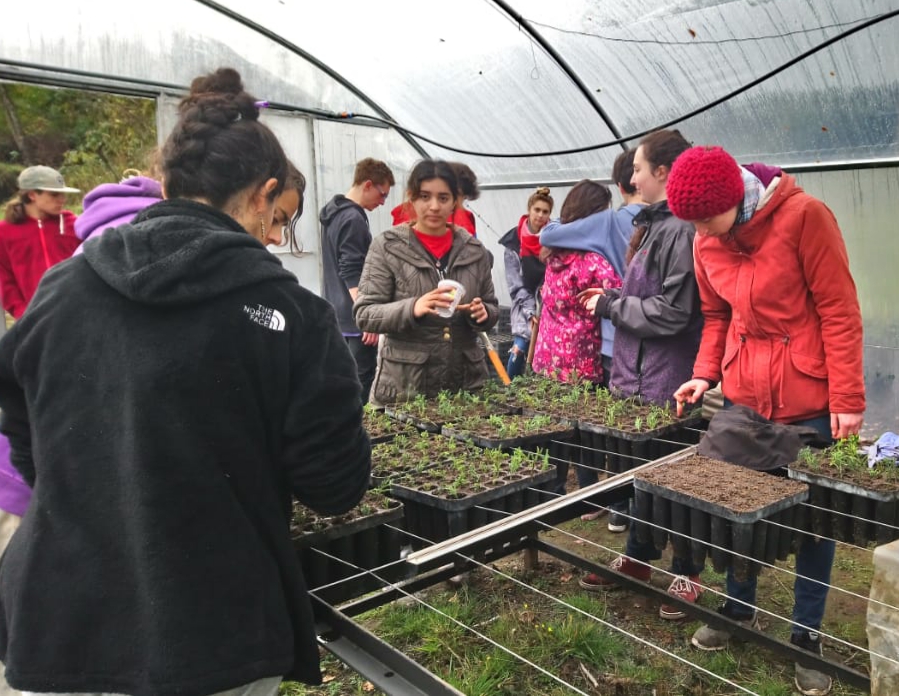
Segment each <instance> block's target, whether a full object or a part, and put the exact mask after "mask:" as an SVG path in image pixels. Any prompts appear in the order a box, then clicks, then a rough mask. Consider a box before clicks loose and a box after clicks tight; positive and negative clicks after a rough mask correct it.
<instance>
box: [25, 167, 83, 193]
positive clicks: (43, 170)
mask: <svg viewBox="0 0 899 696" xmlns="http://www.w3.org/2000/svg"><path fill="white" fill-rule="evenodd" d="M18 184H19V190H20V191H38V190H39V191H50V192H51V193H80V191H81V190H80V189H76V188H71V187H70V186H66V182H65V180H64V179H63V178H62V174H60V173H59V172H58V171H56V170H55V169H53V168H51V167H45V166H43V165H38V166H36V167H28V169H23V170H22V172H21V174H19V179H18Z"/></svg>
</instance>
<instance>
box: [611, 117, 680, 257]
mask: <svg viewBox="0 0 899 696" xmlns="http://www.w3.org/2000/svg"><path fill="white" fill-rule="evenodd" d="M637 147H638V148H639V147H642V148H643V159H645V160H646V161H647V162H649V165H650V167H652V168H653V169H657V168H659V167H667V168H668V169H669V170H670V169H671V165H672V164H674V160H676V159H677V158H678V157H679V156H680V154H681V153H682V152H684V150H689V149H690V143H689V142H688V141H687V139H686V138H685V137H684V136H683V135H681V132H680V131H679V130H676V129H672V130H660V131H656V132H655V133H650V134H649V135H647V136H646V137H645V138H643V140H641V141H640V144H639V145H638V146H637ZM648 229H649V228H648V227H647V226H646V225H641V226H640V227H636V228H635V229H634V233H633V234H632V235H631V241H630V242H629V243H628V245H627V255H626V257H625V264H630V262H631V259H633V258H634V256H635V255H636V253H637V249H639V248H640V245H641V244H642V243H643V238H644V237H645V236H646V231H647V230H648Z"/></svg>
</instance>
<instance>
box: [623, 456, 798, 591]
mask: <svg viewBox="0 0 899 696" xmlns="http://www.w3.org/2000/svg"><path fill="white" fill-rule="evenodd" d="M694 454H695V452H694V451H693V450H691V451H689V452H686V453H684V454H683V455H681V456H679V457H676V458H675V459H672V460H670V461H669V462H666V463H665V464H664V465H662V466H660V467H656V468H655V469H652V470H650V471H648V472H645V476H647V477H648V478H649V480H647V478H643V476H644V474H643V473H641V475H640V477H635V478H634V505H635V511H636V517H637V518H638V519H639V520H641V521H642V522H638V525H637V530H636V532H637V538H638V540H640V541H642V542H649V541H652V543H653V544H654V545H655V546H656V548H658V549H663V548H664V547H665V546H666V545H667V543H668V541H669V540H670V541H671V544H672V547H673V549H674V553H675V555H677V556H680V557H683V558H687V557H692V559H693V561H694V563H697V564H703V563H705V559H706V556H707V555H708V556H711V559H712V564H713V566H714V567H715V570H716V571H718V572H723V571H724V570H725V569H726V568H727V567H732V568H733V571H734V575H735V577H736V578H737V580H739V581H745V580H746V579H747V578H749V577H751V576H754V575H756V574H758V571H759V569H760V564H759V563H758V561H762V562H765V563H773V562H774V560H775V559H785V558H786V557H787V555H789V553H790V552H791V551H792V550H793V549H794V548H795V543H796V541H795V539H794V536H795V535H794V534H793V533H792V532H791V530H790V529H789V528H790V527H792V525H793V521H794V516H795V511H796V509H797V506H798V505H799V504H800V503H801V502H803V501H805V500H806V499H807V498H808V495H809V490H808V487H807V486H804V485H796V482H791V481H789V480H787V479H784V478H781V477H777V476H773V475H770V474H765V473H762V472H758V471H753V470H751V469H746V468H744V467H740V466H735V465H733V464H726V463H724V462H716V461H714V460H709V459H705V458H701V465H702V472H703V478H702V481H697V480H692V481H691V480H689V478H687V477H689V475H690V472H691V469H690V467H691V463H692V462H698V461H700V460H697V459H694ZM666 474H667V476H666ZM666 479H667V481H666ZM701 485H707V486H708V488H706V489H704V488H702V487H700V486H701ZM728 487H730V488H731V490H732V491H733V492H734V493H735V494H737V495H739V493H740V492H741V491H742V492H744V493H745V491H749V490H753V491H759V490H772V494H771V495H770V496H769V500H768V501H767V502H765V503H762V504H759V505H742V506H739V505H733V506H731V507H728V506H727V505H726V504H725V503H724V502H723V501H722V498H721V495H720V494H721V493H722V491H723V490H726V489H727V488H728ZM704 493H707V494H708V495H705V496H704ZM706 498H709V499H706ZM735 507H739V508H740V509H734V508H735ZM766 520H770V521H772V522H777V523H779V524H780V525H784V527H786V528H784V527H780V526H778V525H777V524H768V522H767V521H766ZM646 522H651V523H652V525H649V524H646ZM669 530H670V531H669ZM731 552H733V553H731ZM750 559H754V560H750Z"/></svg>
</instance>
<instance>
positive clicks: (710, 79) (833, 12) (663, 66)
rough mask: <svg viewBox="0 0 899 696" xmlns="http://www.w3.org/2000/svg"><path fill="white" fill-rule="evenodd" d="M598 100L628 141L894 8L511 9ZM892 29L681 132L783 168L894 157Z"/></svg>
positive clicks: (872, 2)
mask: <svg viewBox="0 0 899 696" xmlns="http://www.w3.org/2000/svg"><path fill="white" fill-rule="evenodd" d="M515 6H516V9H518V10H519V11H520V12H521V14H522V15H523V16H524V17H526V18H527V19H528V20H529V21H532V22H533V23H534V25H535V26H536V27H537V29H538V30H539V31H540V32H541V33H543V35H544V36H545V37H546V38H547V39H548V40H549V41H550V42H551V43H552V44H553V45H554V46H555V47H556V48H557V50H558V51H559V52H560V53H561V54H563V55H564V56H565V57H566V59H567V60H568V62H569V63H570V64H571V65H572V67H573V68H574V70H575V71H576V72H577V73H578V74H579V75H580V76H581V77H582V79H583V80H584V81H585V82H586V83H587V84H588V85H589V86H590V87H591V88H592V89H596V90H598V91H599V90H601V91H599V98H600V101H601V102H602V104H603V107H604V108H605V110H606V111H607V112H608V113H609V115H610V117H611V118H612V120H613V121H614V122H615V124H616V125H617V126H618V127H619V129H620V130H621V131H622V133H623V134H625V135H627V134H631V133H635V132H638V131H642V130H646V129H649V128H652V127H654V126H656V125H657V124H659V123H663V122H665V121H668V120H669V119H673V118H677V117H678V116H680V115H682V114H685V113H687V112H689V111H692V110H694V109H697V108H699V107H702V106H703V105H705V104H707V103H709V102H711V101H713V100H714V99H717V98H718V97H721V96H724V95H726V94H728V93H729V92H731V91H733V90H735V89H737V88H739V87H741V86H742V85H744V84H746V83H748V82H750V81H752V80H754V79H756V78H758V77H760V76H762V75H763V74H765V73H767V72H769V71H770V70H772V69H774V68H776V67H778V66H780V65H782V64H785V63H787V62H788V61H790V60H791V59H792V58H794V57H796V56H798V55H799V54H801V53H803V52H805V51H807V50H809V49H811V48H812V47H814V46H816V45H818V44H820V43H821V42H823V41H824V40H826V39H828V38H830V37H833V36H836V35H837V34H839V33H840V32H842V31H845V30H847V29H850V28H851V27H852V26H854V25H856V24H858V23H860V22H861V21H863V20H867V19H870V18H872V17H875V16H877V15H880V14H883V13H886V12H889V11H892V10H896V9H897V8H899V2H897V1H896V0H840V1H839V2H819V1H818V0H777V1H776V2H774V1H773V0H755V1H749V0H725V1H716V0H674V1H672V0H667V1H666V0H662V1H660V0H633V1H631V2H627V3H623V2H619V1H618V0H571V1H568V2H564V3H545V2H542V0H516V2H515ZM897 32H899V18H892V19H887V20H885V21H883V22H881V23H879V24H876V25H874V26H872V27H869V28H866V29H864V30H862V31H860V32H859V33H856V34H853V35H852V36H849V37H847V38H845V39H843V40H841V41H839V42H837V43H835V44H833V45H832V46H830V47H828V48H825V49H823V50H822V51H820V52H818V53H816V54H814V55H813V56H811V57H809V58H807V59H805V60H803V61H802V62H800V63H798V64H796V65H794V66H792V67H790V68H788V69H787V70H785V71H784V72H782V73H780V74H779V75H777V76H776V77H774V78H772V79H770V80H768V81H766V82H764V83H762V84H761V85H758V86H756V87H753V88H752V89H751V90H750V91H748V92H746V93H744V94H742V95H740V96H738V97H737V98H735V99H733V100H731V101H729V102H726V103H724V104H722V105H720V106H717V107H715V108H713V109H712V110H710V111H708V112H706V113H704V114H702V115H700V116H698V117H695V118H692V119H690V120H688V121H686V122H684V123H682V124H680V125H679V126H678V128H680V129H681V130H682V132H683V133H684V134H685V135H686V136H687V138H688V139H690V140H692V141H694V142H697V143H719V144H722V145H724V146H725V147H727V148H728V149H729V150H730V151H731V152H733V153H734V154H735V155H737V156H738V157H739V158H740V159H743V160H746V161H749V160H761V161H769V162H776V163H778V164H796V163H809V162H832V161H842V160H849V161H852V160H858V159H869V158H885V157H895V156H897V155H899V136H897V125H899V111H897V104H899V47H897V42H896V40H895V37H896V35H897Z"/></svg>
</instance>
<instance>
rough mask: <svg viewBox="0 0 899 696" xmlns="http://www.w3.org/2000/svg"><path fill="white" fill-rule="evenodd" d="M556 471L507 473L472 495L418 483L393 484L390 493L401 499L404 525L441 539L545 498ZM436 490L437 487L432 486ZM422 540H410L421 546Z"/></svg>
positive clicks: (504, 515)
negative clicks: (425, 487)
mask: <svg viewBox="0 0 899 696" xmlns="http://www.w3.org/2000/svg"><path fill="white" fill-rule="evenodd" d="M555 478H556V471H555V469H554V468H550V469H549V470H547V471H543V472H541V473H538V474H531V475H521V476H517V477H513V476H510V477H508V478H507V480H506V482H497V483H500V485H498V486H496V487H494V488H490V489H488V490H483V491H480V492H478V493H474V494H471V495H462V494H459V493H456V494H449V495H446V494H435V493H431V492H428V491H425V490H422V489H421V487H410V486H408V485H404V484H396V483H394V484H392V485H391V493H390V494H391V495H392V496H394V497H396V498H398V499H400V500H402V501H403V505H404V510H405V517H406V529H407V530H408V531H409V532H410V533H411V534H414V535H416V536H419V537H422V538H423V539H426V540H428V541H431V542H438V541H444V540H445V539H449V538H450V537H454V536H458V535H459V534H463V533H465V532H468V531H470V530H472V529H477V528H478V527H482V526H484V525H485V524H488V523H490V522H493V521H495V520H498V519H501V518H504V517H507V516H508V513H514V512H520V511H522V510H525V509H527V508H530V507H533V506H535V505H538V504H539V503H542V502H544V501H545V500H546V495H545V494H544V493H543V492H542V491H546V490H549V489H550V488H552V486H553V485H554V483H555ZM435 490H436V489H435ZM423 544H424V542H423V541H420V540H419V541H413V545H415V546H417V547H420V546H421V545H423Z"/></svg>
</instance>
